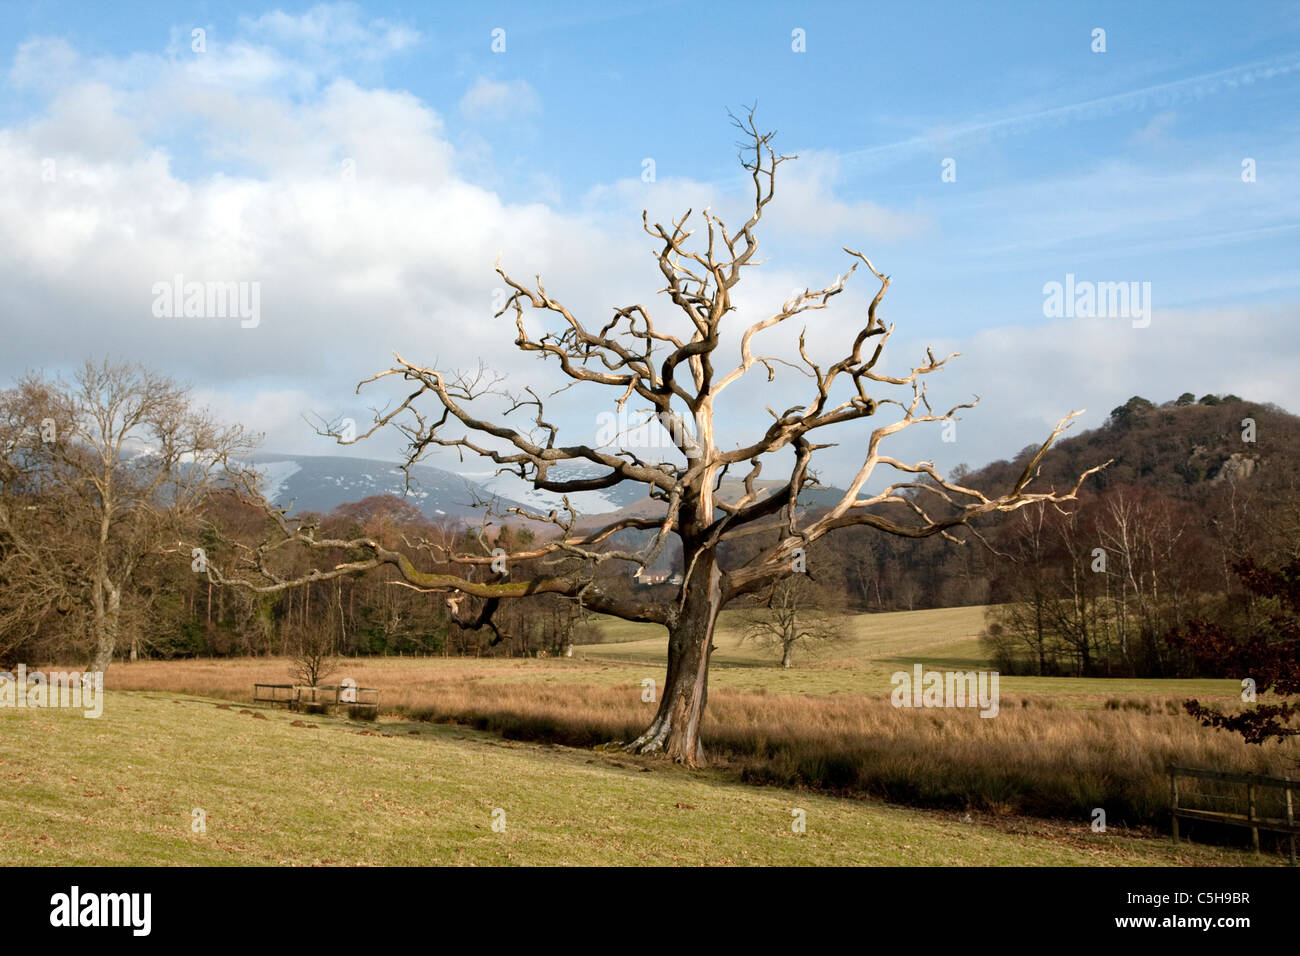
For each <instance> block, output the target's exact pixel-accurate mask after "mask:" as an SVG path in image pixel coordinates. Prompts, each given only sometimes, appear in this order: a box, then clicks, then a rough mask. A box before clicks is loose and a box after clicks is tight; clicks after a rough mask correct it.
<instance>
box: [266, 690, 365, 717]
mask: <svg viewBox="0 0 1300 956" xmlns="http://www.w3.org/2000/svg"><path fill="white" fill-rule="evenodd" d="M253 702H254V703H257V704H270V705H271V706H273V707H288V708H289V709H290V710H302V709H303V708H304V707H320V708H322V709H328V708H331V707H335V708H338V707H347V708H349V709H350V708H353V707H356V708H360V709H361V710H363V711H369V712H370V713H372V714H376V715H377V714H378V713H379V691H378V690H376V689H375V688H373V687H353V686H351V685H348V684H339V685H335V684H330V685H322V686H319V687H310V686H308V685H306V684H254V685H253Z"/></svg>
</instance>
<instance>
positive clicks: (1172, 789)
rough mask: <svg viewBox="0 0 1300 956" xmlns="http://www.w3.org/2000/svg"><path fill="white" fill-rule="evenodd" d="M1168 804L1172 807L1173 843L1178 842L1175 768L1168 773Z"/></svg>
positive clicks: (1176, 776)
mask: <svg viewBox="0 0 1300 956" xmlns="http://www.w3.org/2000/svg"><path fill="white" fill-rule="evenodd" d="M1169 804H1170V806H1172V807H1173V814H1174V817H1173V819H1174V842H1175V843H1177V842H1178V770H1177V769H1176V768H1174V769H1170V771H1169Z"/></svg>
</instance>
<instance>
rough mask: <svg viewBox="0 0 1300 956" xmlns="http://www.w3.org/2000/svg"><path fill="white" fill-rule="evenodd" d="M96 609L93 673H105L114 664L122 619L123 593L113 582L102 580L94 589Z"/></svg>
mask: <svg viewBox="0 0 1300 956" xmlns="http://www.w3.org/2000/svg"><path fill="white" fill-rule="evenodd" d="M92 600H93V603H94V608H95V659H94V661H93V663H92V664H91V667H90V669H91V672H92V673H100V674H102V673H104V672H106V671H107V670H108V665H109V664H111V663H112V662H113V651H114V650H115V649H116V648H117V638H118V631H119V630H120V624H121V619H122V592H121V590H120V589H118V588H116V587H114V586H113V584H112V582H111V581H105V580H100V581H96V582H95V587H94V588H93V598H92Z"/></svg>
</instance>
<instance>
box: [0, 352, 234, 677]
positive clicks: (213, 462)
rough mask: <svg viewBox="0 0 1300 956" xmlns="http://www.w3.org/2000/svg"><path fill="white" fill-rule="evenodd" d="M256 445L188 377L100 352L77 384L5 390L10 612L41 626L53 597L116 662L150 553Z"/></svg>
mask: <svg viewBox="0 0 1300 956" xmlns="http://www.w3.org/2000/svg"><path fill="white" fill-rule="evenodd" d="M252 447H253V441H252V439H251V438H250V437H249V436H247V435H246V434H245V433H244V431H243V429H242V428H241V427H240V426H229V427H227V426H223V425H220V424H218V423H217V422H216V421H215V420H214V419H213V418H212V417H211V415H210V414H209V413H208V412H207V411H206V410H203V409H199V408H196V407H195V406H194V404H193V402H192V400H191V398H190V395H189V391H188V389H186V388H185V387H183V386H181V385H178V384H177V383H176V382H174V381H172V380H171V379H169V378H167V377H165V376H163V375H159V374H157V373H155V372H151V371H149V370H147V369H143V368H140V367H138V366H135V365H131V364H127V363H112V362H107V361H105V362H102V363H100V364H95V363H93V362H89V361H87V362H86V363H85V365H84V366H83V367H82V368H80V369H79V370H78V371H77V372H76V374H75V375H74V376H73V378H72V381H71V382H63V381H61V380H60V381H51V380H48V379H45V378H42V377H40V376H37V375H28V376H26V377H25V378H23V379H22V380H21V381H19V382H18V383H17V386H16V387H15V388H13V389H10V390H8V391H6V392H4V393H3V394H2V395H0V566H3V567H4V568H5V572H4V573H5V579H4V581H5V588H4V590H5V594H6V597H5V600H4V602H3V604H4V610H3V611H0V614H8V615H11V616H12V617H13V619H14V623H17V622H18V619H19V618H21V619H22V620H23V621H25V622H27V623H28V624H29V625H30V624H35V625H36V626H39V623H40V621H41V620H42V619H43V618H44V617H47V616H48V610H49V608H51V607H53V608H54V609H55V610H56V611H60V612H63V613H70V612H73V611H75V612H77V613H79V614H80V615H81V616H82V617H83V618H84V619H85V621H86V622H87V623H88V630H89V632H90V636H91V644H92V649H91V655H92V658H93V663H92V665H91V666H92V668H93V669H94V670H97V671H104V670H107V669H108V666H109V664H110V662H111V661H112V659H113V654H114V652H115V650H116V649H117V648H118V646H119V643H120V640H121V637H122V622H123V614H124V607H123V602H124V599H126V598H127V597H128V596H129V592H130V589H131V587H132V582H133V577H134V575H135V574H136V572H137V570H138V568H139V567H140V564H141V562H143V561H145V560H146V559H148V558H150V557H151V556H154V555H158V554H160V553H162V552H164V551H166V550H168V549H172V550H174V549H176V548H177V546H178V542H179V540H180V538H181V537H182V536H183V535H184V534H186V533H188V524H189V522H190V521H191V520H192V518H193V517H194V515H195V513H196V511H197V509H198V508H199V507H200V506H201V504H202V502H203V501H204V499H205V497H206V495H207V493H208V491H209V490H210V489H211V488H212V487H213V486H214V485H215V484H216V483H217V482H219V481H221V480H222V477H223V475H225V474H227V473H228V472H234V473H237V472H238V470H239V466H238V463H237V462H238V458H239V456H241V455H243V454H245V453H247V452H248V451H250V450H251V449H252ZM241 484H242V481H241ZM185 560H186V561H187V562H188V561H190V560H191V554H190V552H189V551H188V550H187V551H186V552H185ZM5 623H8V622H5Z"/></svg>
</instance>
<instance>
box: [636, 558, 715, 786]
mask: <svg viewBox="0 0 1300 956" xmlns="http://www.w3.org/2000/svg"><path fill="white" fill-rule="evenodd" d="M684 558H685V560H686V562H687V568H688V572H689V575H690V576H689V577H688V578H687V580H686V583H685V587H684V593H685V596H686V598H685V603H684V604H683V605H682V608H681V611H680V613H679V614H678V615H677V618H676V619H675V620H674V622H673V623H672V625H671V626H670V627H669V629H668V676H667V678H665V681H664V692H663V696H662V697H661V698H660V700H659V710H658V712H657V713H656V714H655V717H654V720H652V721H651V722H650V726H649V727H647V728H646V730H645V732H644V733H643V734H641V736H640V737H638V738H637V739H636V740H634V741H632V742H631V743H630V744H628V745H627V747H626V748H625V749H626V750H628V751H629V752H631V753H639V754H652V753H663V754H664V755H665V756H667V757H669V758H670V759H672V760H673V761H675V762H677V763H682V764H686V765H687V766H690V767H698V766H701V765H703V763H704V749H703V747H702V746H701V745H700V718H701V717H702V716H703V714H704V705H705V703H706V701H707V700H708V681H709V656H710V655H711V654H712V653H713V628H714V625H715V624H716V623H717V620H718V612H719V611H720V610H721V609H722V587H721V583H722V573H721V571H719V569H718V564H717V556H716V555H715V554H714V552H713V551H711V550H703V551H699V552H697V553H696V554H695V556H694V559H693V560H694V563H693V565H692V557H691V555H690V554H689V553H687V554H686V555H684Z"/></svg>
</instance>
